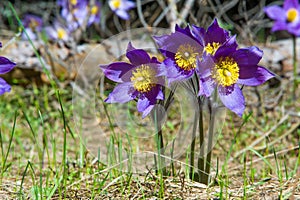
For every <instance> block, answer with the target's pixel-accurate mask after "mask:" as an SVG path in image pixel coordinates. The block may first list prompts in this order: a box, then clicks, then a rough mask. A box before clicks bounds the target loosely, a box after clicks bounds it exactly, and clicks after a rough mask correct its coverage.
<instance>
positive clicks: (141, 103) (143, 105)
mask: <svg viewBox="0 0 300 200" xmlns="http://www.w3.org/2000/svg"><path fill="white" fill-rule="evenodd" d="M154 106H155V104H153V103H151V102H150V101H149V99H147V98H146V97H144V98H143V99H139V100H138V102H137V109H138V111H139V112H142V113H143V114H142V118H145V117H146V116H147V115H148V114H149V113H150V112H151V110H152V109H153V108H154Z"/></svg>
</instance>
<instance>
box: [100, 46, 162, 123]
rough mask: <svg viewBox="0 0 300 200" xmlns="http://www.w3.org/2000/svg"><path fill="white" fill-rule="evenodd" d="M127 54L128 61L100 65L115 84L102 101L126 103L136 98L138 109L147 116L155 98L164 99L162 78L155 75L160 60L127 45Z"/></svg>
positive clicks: (143, 115) (155, 100)
mask: <svg viewBox="0 0 300 200" xmlns="http://www.w3.org/2000/svg"><path fill="white" fill-rule="evenodd" d="M126 57H127V58H128V59H129V61H130V63H126V62H115V63H112V64H109V65H106V66H100V67H101V69H102V70H103V72H104V75H105V76H106V77H107V78H108V79H110V80H112V81H115V82H117V83H119V84H118V85H117V86H116V87H115V88H114V90H113V91H112V92H111V93H110V94H109V96H108V98H107V99H106V100H105V102H107V103H126V102H128V101H131V100H134V99H137V109H138V111H139V112H142V113H143V114H142V117H143V118H144V117H146V116H147V115H148V114H149V113H150V111H151V110H152V109H153V108H154V106H155V104H156V102H157V100H163V99H164V95H163V92H162V86H163V84H164V79H163V77H161V76H157V71H158V66H159V64H160V62H158V60H157V59H156V58H155V57H152V58H150V56H149V55H148V54H147V52H146V51H144V50H142V49H135V48H134V47H133V46H132V45H131V43H129V44H128V47H127V53H126Z"/></svg>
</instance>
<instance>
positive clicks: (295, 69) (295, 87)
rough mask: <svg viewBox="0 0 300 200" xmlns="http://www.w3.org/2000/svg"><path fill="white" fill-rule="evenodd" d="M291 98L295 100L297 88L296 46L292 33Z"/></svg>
mask: <svg viewBox="0 0 300 200" xmlns="http://www.w3.org/2000/svg"><path fill="white" fill-rule="evenodd" d="M293 75H294V77H293V78H294V82H293V99H294V100H296V89H297V86H298V84H297V47H296V36H295V35H293Z"/></svg>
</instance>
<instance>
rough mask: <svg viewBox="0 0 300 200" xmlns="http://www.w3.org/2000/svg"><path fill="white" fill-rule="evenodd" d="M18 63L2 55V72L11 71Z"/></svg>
mask: <svg viewBox="0 0 300 200" xmlns="http://www.w3.org/2000/svg"><path fill="white" fill-rule="evenodd" d="M15 65H16V63H14V62H11V61H10V60H9V59H7V58H5V57H3V56H0V74H5V73H7V72H9V71H11V70H12V69H13V68H14V66H15Z"/></svg>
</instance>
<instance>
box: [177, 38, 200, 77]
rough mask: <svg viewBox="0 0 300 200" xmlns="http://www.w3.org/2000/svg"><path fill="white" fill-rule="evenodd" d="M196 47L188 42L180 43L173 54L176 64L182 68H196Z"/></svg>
mask: <svg viewBox="0 0 300 200" xmlns="http://www.w3.org/2000/svg"><path fill="white" fill-rule="evenodd" d="M197 55H198V52H197V48H195V47H193V46H191V45H190V44H183V45H180V46H179V47H178V49H177V52H176V54H175V62H176V64H177V65H178V66H179V67H180V68H181V69H184V70H187V71H189V70H192V69H195V68H196V59H197Z"/></svg>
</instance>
